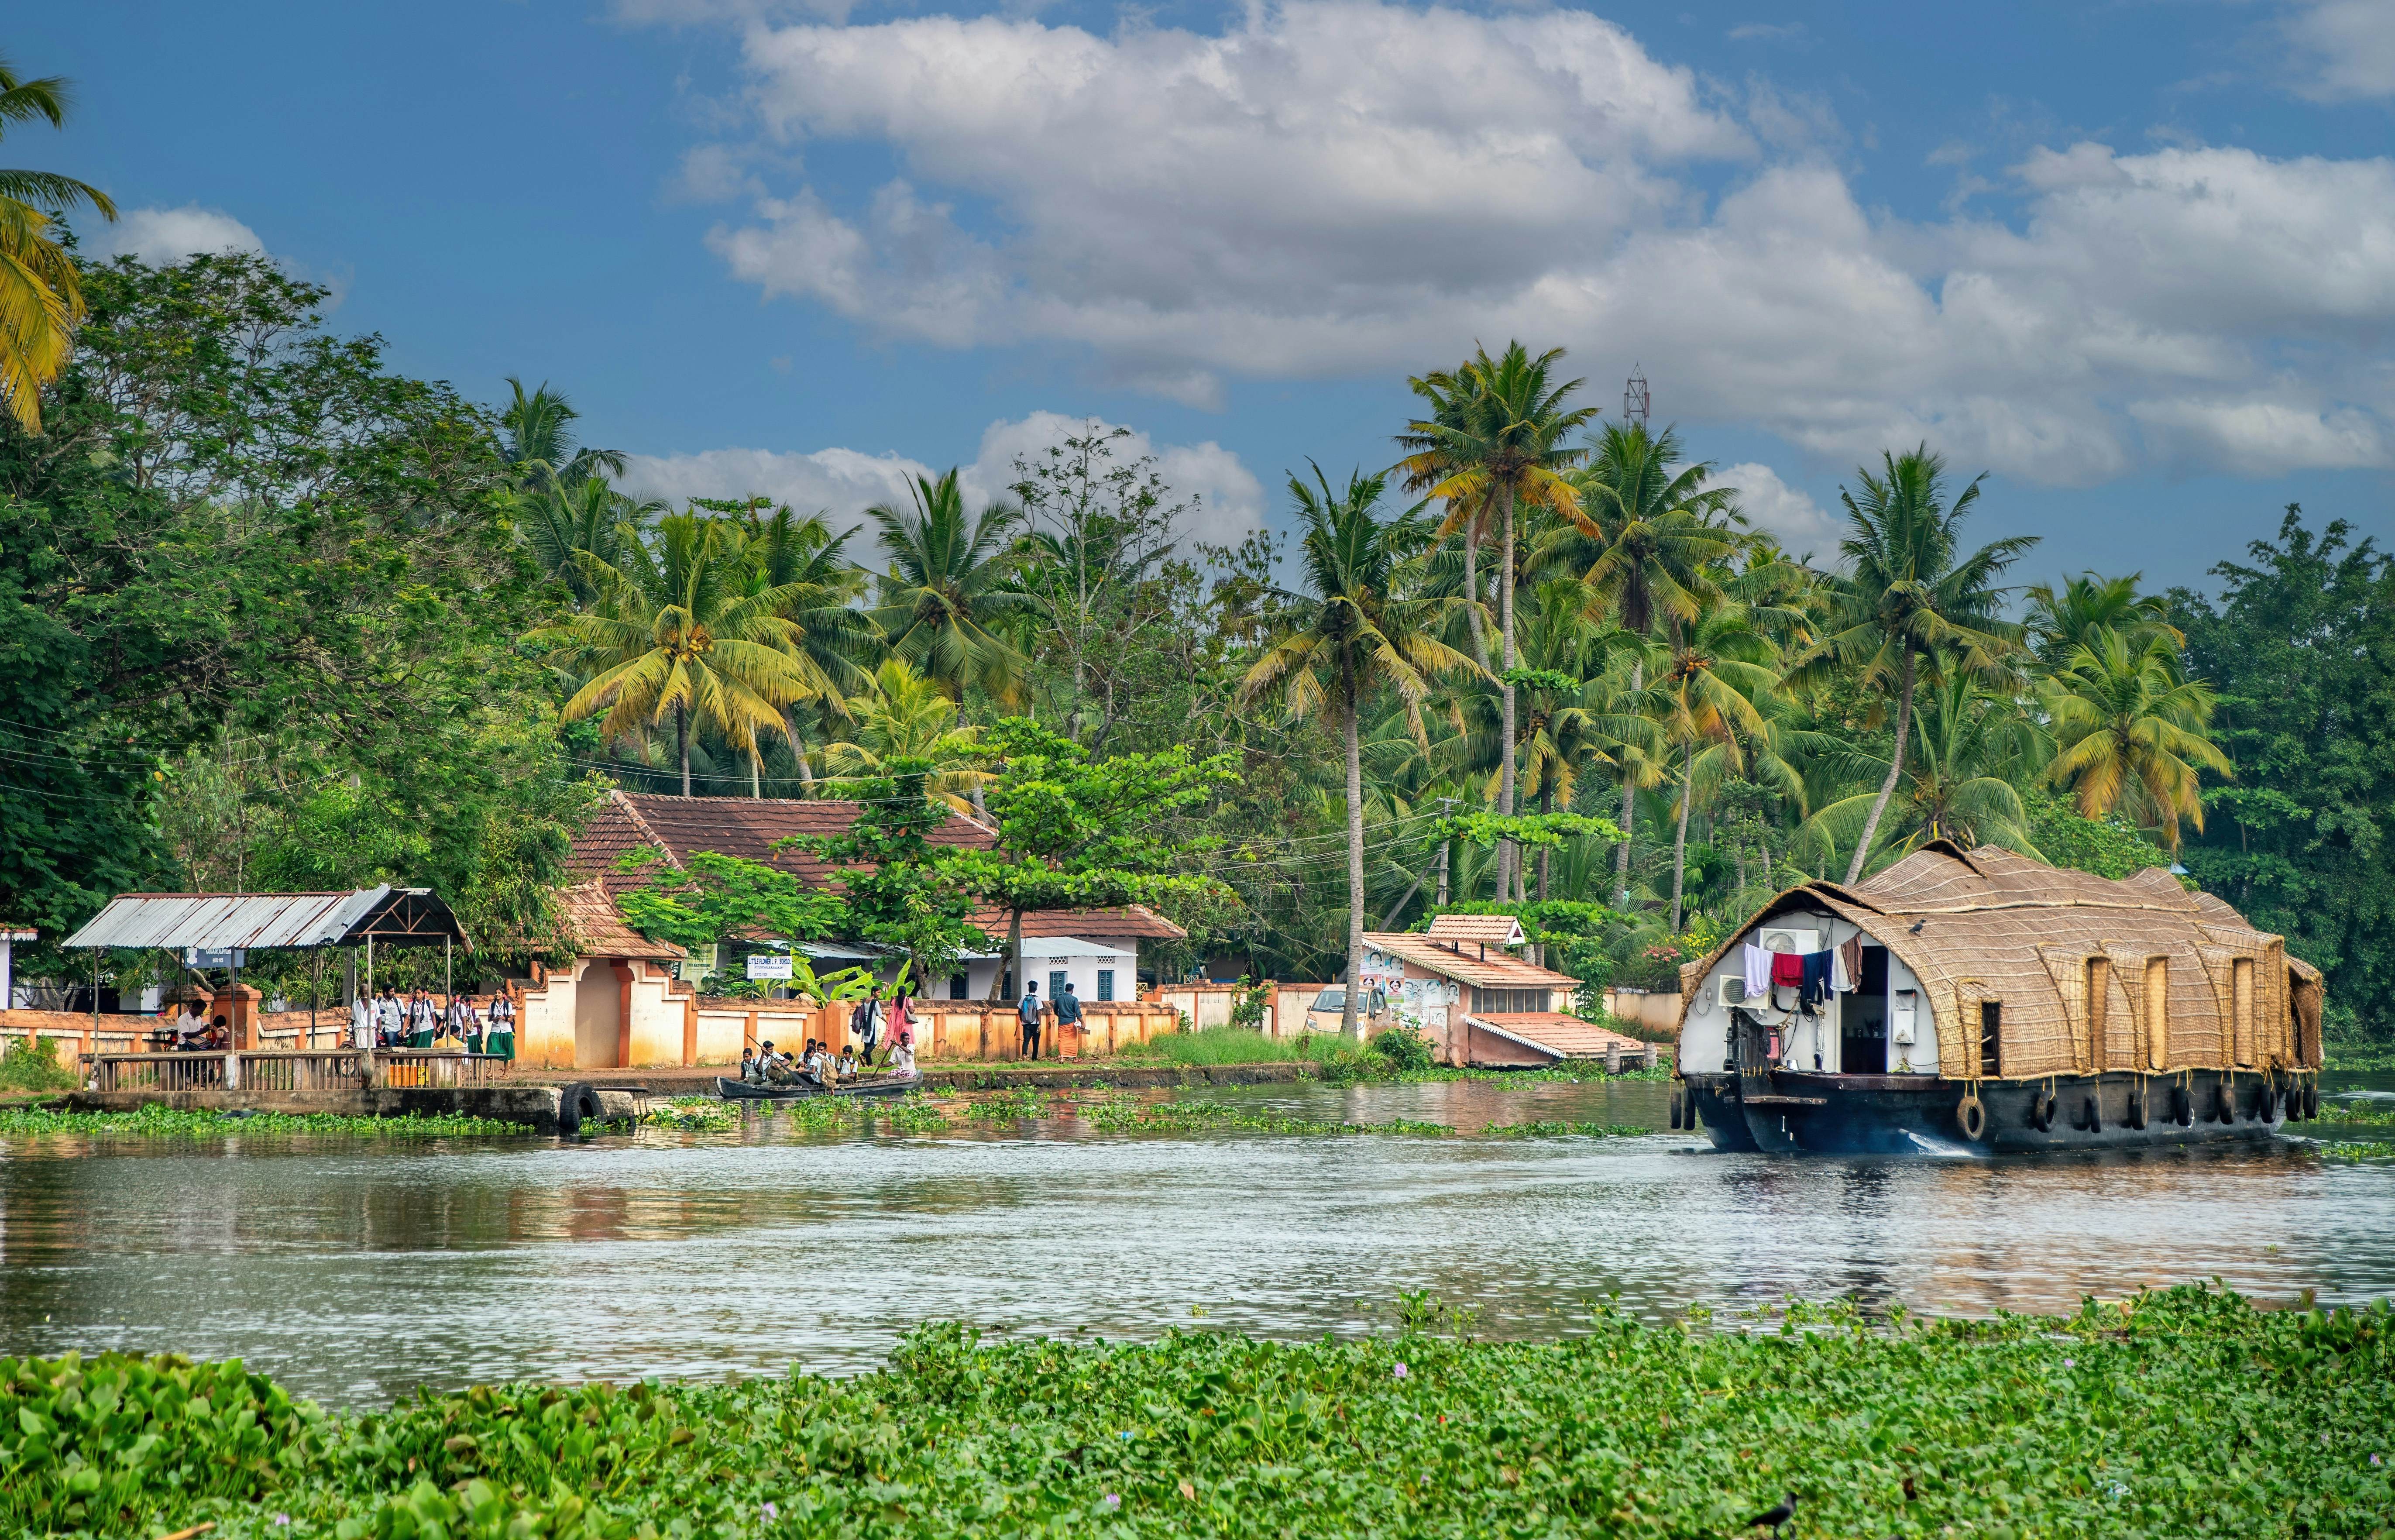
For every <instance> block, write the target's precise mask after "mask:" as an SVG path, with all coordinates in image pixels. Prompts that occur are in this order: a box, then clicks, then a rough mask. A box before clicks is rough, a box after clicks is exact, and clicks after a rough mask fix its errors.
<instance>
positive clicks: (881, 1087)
mask: <svg viewBox="0 0 2395 1540" xmlns="http://www.w3.org/2000/svg"><path fill="white" fill-rule="evenodd" d="M922 1084H923V1077H922V1076H920V1075H909V1076H907V1077H906V1078H905V1079H904V1080H893V1081H872V1082H867V1083H865V1084H863V1085H843V1086H841V1087H840V1088H839V1089H838V1090H835V1091H827V1090H825V1089H824V1088H823V1087H822V1086H819V1085H759V1084H758V1083H756V1082H754V1081H736V1080H731V1079H727V1078H724V1077H721V1076H719V1077H718V1078H717V1080H716V1082H715V1094H716V1095H717V1096H719V1097H721V1099H723V1100H724V1101H765V1102H786V1101H821V1100H823V1099H825V1098H826V1097H829V1098H831V1099H833V1100H835V1101H874V1100H878V1099H880V1098H884V1097H889V1096H903V1095H906V1093H907V1092H909V1091H915V1090H920V1089H921V1087H922Z"/></svg>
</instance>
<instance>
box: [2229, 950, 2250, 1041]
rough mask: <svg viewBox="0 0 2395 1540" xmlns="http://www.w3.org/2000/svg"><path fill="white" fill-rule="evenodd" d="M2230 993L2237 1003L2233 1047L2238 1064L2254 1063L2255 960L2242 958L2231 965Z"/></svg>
mask: <svg viewBox="0 0 2395 1540" xmlns="http://www.w3.org/2000/svg"><path fill="white" fill-rule="evenodd" d="M2229 978H2230V994H2231V996H2232V997H2233V998H2234V999H2235V1001H2236V1006H2237V1027H2236V1032H2237V1037H2236V1041H2235V1042H2234V1043H2233V1045H2232V1046H2233V1047H2234V1048H2235V1049H2236V1053H2237V1062H2238V1063H2240V1064H2251V1063H2253V1062H2254V960H2253V959H2252V958H2250V957H2241V958H2239V959H2238V960H2237V961H2236V962H2234V963H2230V964H2229Z"/></svg>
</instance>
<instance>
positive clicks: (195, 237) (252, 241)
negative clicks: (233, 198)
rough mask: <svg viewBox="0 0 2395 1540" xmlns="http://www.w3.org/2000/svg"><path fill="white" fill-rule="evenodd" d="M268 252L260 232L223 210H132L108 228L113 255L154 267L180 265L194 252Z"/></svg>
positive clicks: (188, 206) (186, 207)
mask: <svg viewBox="0 0 2395 1540" xmlns="http://www.w3.org/2000/svg"><path fill="white" fill-rule="evenodd" d="M265 250H266V243H265V242H263V241H261V240H259V239H258V232H256V231H254V230H252V229H250V228H249V226H247V225H245V224H244V223H242V222H241V221H240V220H239V219H234V218H233V217H232V215H230V214H227V213H226V212H224V211H223V210H222V209H218V208H202V207H201V206H199V205H197V204H185V205H184V206H182V207H180V208H128V209H126V211H125V212H124V213H123V215H121V216H120V217H119V218H118V219H117V221H116V223H115V224H113V225H112V226H109V227H108V245H107V253H108V255H109V256H111V257H137V258H139V259H141V260H142V261H144V262H147V263H149V264H150V265H151V266H152V267H165V266H167V265H169V264H171V263H175V262H179V261H181V260H182V259H184V258H186V257H189V256H191V255H192V254H193V253H194V252H218V251H253V252H257V253H259V254H260V255H263V254H264V253H265Z"/></svg>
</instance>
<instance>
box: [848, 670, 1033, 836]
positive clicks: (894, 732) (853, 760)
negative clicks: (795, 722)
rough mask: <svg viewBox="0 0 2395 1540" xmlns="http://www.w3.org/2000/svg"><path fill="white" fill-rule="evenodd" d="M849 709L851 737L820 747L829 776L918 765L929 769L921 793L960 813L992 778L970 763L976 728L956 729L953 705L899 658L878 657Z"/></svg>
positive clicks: (976, 740) (976, 742) (881, 772)
mask: <svg viewBox="0 0 2395 1540" xmlns="http://www.w3.org/2000/svg"><path fill="white" fill-rule="evenodd" d="M849 706H850V710H851V714H853V716H854V717H855V718H856V737H855V738H854V740H853V741H843V742H840V743H834V744H828V745H826V746H825V749H824V751H823V757H824V768H825V769H826V770H827V772H829V773H830V774H831V775H834V776H843V777H860V778H862V777H875V776H881V775H886V774H888V773H889V772H888V771H887V770H885V769H884V763H885V762H886V761H889V760H893V759H906V760H909V761H915V762H919V763H921V764H923V765H926V766H928V767H929V774H928V775H927V777H926V778H925V780H924V782H923V786H924V790H927V791H928V792H930V793H931V794H932V795H933V796H934V797H937V798H938V799H939V800H940V801H942V802H944V803H947V804H948V805H949V806H950V807H953V808H955V809H956V810H957V811H958V812H959V813H963V812H966V811H968V810H970V809H971V808H972V807H973V805H974V803H973V800H972V799H973V797H974V794H975V793H976V792H977V791H978V790H980V789H981V788H982V787H983V786H986V785H987V784H988V783H989V782H990V781H992V780H995V779H996V778H997V777H995V776H992V775H991V774H990V773H989V772H987V771H986V770H982V769H980V768H978V767H976V766H975V765H974V763H973V753H974V750H975V749H976V748H977V747H978V745H979V742H980V733H981V730H980V729H979V728H977V727H970V726H966V727H960V726H959V725H957V703H956V702H955V701H953V700H950V699H949V698H948V697H947V696H946V694H945V693H944V692H943V691H942V690H941V689H940V687H939V686H938V685H936V684H933V683H932V682H931V681H930V680H928V679H925V678H923V677H922V676H921V675H920V674H918V673H917V672H916V671H915V670H913V669H912V668H910V667H908V666H907V663H906V659H905V658H903V657H892V658H885V659H883V660H882V664H881V666H880V668H878V669H876V670H873V674H872V678H871V682H870V683H869V684H867V687H866V689H865V690H864V692H863V693H861V694H860V695H858V696H857V697H855V698H853V699H852V700H851V701H850V702H849Z"/></svg>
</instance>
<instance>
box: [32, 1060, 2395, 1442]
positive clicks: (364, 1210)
mask: <svg viewBox="0 0 2395 1540" xmlns="http://www.w3.org/2000/svg"><path fill="white" fill-rule="evenodd" d="M1667 1094H1668V1092H1667V1090H1666V1088H1665V1087H1662V1086H1661V1085H1653V1084H1636V1083H1632V1084H1620V1083H1608V1084H1602V1085H1588V1086H1574V1085H1568V1084H1556V1085H1539V1086H1532V1087H1525V1088H1519V1089H1515V1088H1506V1087H1499V1086H1490V1085H1483V1084H1463V1085H1433V1086H1361V1087H1351V1088H1336V1087H1318V1086H1308V1087H1288V1086H1275V1087H1257V1088H1250V1089H1248V1090H1245V1091H1241V1092H1237V1093H1231V1092H1222V1091H1216V1092H1210V1093H1209V1095H1214V1096H1218V1097H1224V1098H1229V1097H1232V1096H1237V1097H1241V1098H1246V1099H1251V1100H1253V1101H1256V1102H1258V1103H1262V1104H1265V1105H1272V1106H1277V1107H1281V1108H1285V1109H1289V1110H1292V1111H1299V1112H1303V1113H1306V1114H1308V1115H1312V1116H1336V1117H1343V1118H1347V1119H1352V1120H1356V1121H1366V1122H1378V1121H1383V1120H1387V1119H1392V1118H1418V1119H1422V1120H1424V1121H1430V1122H1447V1123H1451V1124H1456V1125H1459V1126H1463V1127H1475V1126H1477V1125H1478V1124H1480V1123H1484V1122H1528V1121H1531V1120H1534V1119H1559V1120H1579V1121H1591V1122H1646V1123H1648V1124H1650V1125H1651V1124H1656V1123H1660V1122H1661V1121H1662V1104H1663V1098H1664V1097H1665V1095H1667ZM239 1148H240V1147H239V1145H238V1144H237V1143H236V1142H233V1141H228V1142H227V1144H226V1145H225V1146H224V1147H221V1148H220V1147H215V1146H211V1147H207V1148H196V1149H195V1148H192V1147H190V1146H179V1147H160V1146H128V1147H124V1150H125V1152H119V1153H86V1152H84V1151H81V1150H79V1149H77V1148H73V1147H72V1146H60V1147H56V1148H25V1147H22V1146H20V1147H18V1148H13V1149H10V1150H7V1152H6V1153H0V1352H12V1353H13V1352H26V1351H36V1352H56V1351H60V1350H63V1349H65V1348H67V1347H82V1348H84V1349H86V1350H92V1349H98V1348H103V1347H118V1348H128V1349H139V1350H147V1351H154V1350H163V1349H168V1348H172V1349H176V1350H179V1351H185V1352H192V1353H199V1354H207V1355H211V1356H224V1355H237V1356H240V1357H242V1358H245V1359H246V1360H247V1361H249V1362H250V1363H251V1364H253V1365H254V1366H257V1367H259V1368H264V1369H267V1370H270V1371H271V1372H272V1373H274V1374H278V1375H280V1376H282V1377H284V1379H285V1380H286V1381H288V1382H289V1383H291V1384H293V1385H294V1386H295V1387H298V1388H300V1389H302V1390H304V1391H306V1392H307V1393H309V1394H312V1395H317V1396H320V1397H323V1398H324V1399H327V1400H330V1401H381V1400H385V1399H388V1398H390V1397H392V1396H395V1395H400V1394H404V1393H405V1392H406V1391H407V1390H408V1389H409V1388H411V1387H414V1386H416V1385H417V1384H421V1383H430V1384H434V1385H443V1386H454V1385H458V1384H462V1383H466V1382H469V1381H472V1380H477V1379H494V1378H503V1377H510V1376H538V1377H567V1378H572V1377H585V1376H600V1377H607V1378H614V1379H622V1378H627V1377H630V1376H634V1375H640V1374H674V1375H715V1374H730V1373H735V1372H737V1373H758V1372H765V1373H774V1372H778V1371H779V1370H780V1369H781V1368H782V1366H783V1365H785V1364H786V1363H787V1362H788V1361H791V1360H793V1359H796V1360H798V1361H801V1362H802V1363H804V1364H805V1365H807V1366H808V1367H810V1368H817V1369H825V1370H833V1371H843V1370H853V1369H859V1368H866V1367H870V1366H872V1365H874V1364H876V1363H879V1362H880V1361H881V1359H882V1357H883V1356H884V1354H885V1353H886V1352H887V1350H888V1347H889V1345H890V1343H891V1342H892V1341H893V1339H894V1337H895V1335H896V1334H898V1333H899V1332H901V1331H903V1330H904V1329H905V1328H906V1326H907V1325H908V1324H910V1323H912V1322H914V1321H920V1320H924V1319H927V1318H933V1317H961V1318H964V1319H968V1320H972V1321H977V1322H980V1323H982V1324H983V1325H984V1326H985V1327H986V1328H988V1329H991V1330H997V1331H1006V1332H1050V1333H1059V1334H1070V1333H1076V1332H1090V1333H1095V1334H1105V1335H1114V1336H1140V1335H1149V1334H1155V1333H1156V1332H1158V1331H1160V1330H1161V1329H1162V1328H1163V1327H1164V1326H1166V1325H1167V1324H1170V1323H1171V1322H1174V1321H1182V1322H1187V1321H1191V1320H1192V1315H1191V1312H1192V1309H1193V1308H1200V1309H1203V1310H1204V1312H1205V1319H1206V1320H1207V1321H1210V1322H1211V1323H1214V1324H1219V1325H1226V1326H1231V1327H1236V1328H1238V1329H1241V1330H1245V1331H1250V1332H1254V1333H1259V1334H1269V1335H1276V1336H1298V1335H1310V1334H1317V1333H1321V1332H1325V1331H1329V1332H1335V1333H1355V1332H1362V1331H1367V1330H1370V1329H1373V1328H1374V1327H1375V1326H1376V1325H1377V1324H1380V1323H1382V1322H1383V1321H1385V1320H1386V1319H1387V1315H1388V1311H1389V1308H1390V1307H1391V1306H1392V1304H1393V1302H1394V1301H1395V1299H1396V1295H1397V1294H1398V1293H1399V1292H1400V1291H1401V1290H1409V1289H1427V1290H1430V1291H1432V1292H1433V1293H1435V1294H1437V1295H1439V1296H1440V1297H1442V1298H1445V1299H1447V1300H1449V1301H1452V1302H1454V1303H1458V1304H1465V1305H1471V1306H1475V1307H1476V1308H1478V1310H1479V1312H1480V1316H1481V1321H1482V1324H1483V1327H1484V1329H1486V1330H1488V1331H1490V1332H1492V1333H1498V1334H1519V1335H1530V1336H1543V1335H1553V1334H1558V1333H1562V1332H1566V1331H1569V1330H1571V1329H1572V1328H1573V1323H1574V1321H1576V1320H1577V1319H1579V1318H1580V1316H1581V1314H1582V1312H1584V1310H1585V1302H1586V1301H1588V1300H1590V1299H1592V1298H1595V1297H1598V1296H1603V1295H1607V1294H1616V1295H1619V1296H1620V1297H1621V1300H1622V1301H1623V1302H1624V1303H1625V1304H1626V1305H1628V1306H1630V1307H1631V1308H1636V1309H1639V1310H1641V1311H1645V1312H1648V1313H1653V1314H1662V1313H1666V1312H1669V1311H1672V1310H1674V1309H1676V1308H1680V1307H1681V1306H1683V1305H1685V1304H1686V1303H1687V1302H1689V1301H1692V1300H1704V1301H1708V1302H1711V1303H1714V1304H1716V1305H1729V1306H1739V1305H1744V1304H1748V1303H1753V1302H1757V1301H1762V1300H1768V1299H1773V1298H1777V1297H1779V1296H1780V1295H1783V1294H1802V1295H1807V1296H1814V1297H1819V1296H1823V1295H1828V1294H1851V1295H1854V1296H1856V1297H1858V1298H1859V1299H1861V1300H1863V1301H1865V1302H1867V1303H1869V1304H1872V1305H1874V1306H1883V1307H1884V1306H1888V1305H1893V1304H1898V1303H1901V1304H1903V1305H1905V1306H1906V1307H1908V1308H1914V1309H1927V1310H1938V1311H1975V1312H1983V1311H1988V1310H1991V1309H1996V1308H2009V1309H2021V1310H2031V1309H2035V1310H2052V1309H2067V1308H2070V1307H2071V1305H2072V1304H2074V1303H2075V1302H2076V1301H2077V1300H2078V1299H2079V1298H2080V1297H2081V1296H2082V1295H2084V1294H2099V1295H2104V1296H2108V1297H2109V1296H2112V1295H2117V1294H2122V1293H2125V1292H2127V1291H2129V1290H2131V1289H2134V1288H2137V1287H2138V1286H2140V1285H2143V1284H2148V1283H2166V1282H2174V1281H2186V1280H2190V1279H2203V1278H2209V1277H2213V1276H2219V1277H2221V1278H2223V1279H2226V1280H2227V1281H2230V1283H2232V1284H2234V1285H2235V1286H2237V1287H2239V1288H2241V1289H2243V1290H2246V1291H2248V1292H2250V1293H2253V1294H2259V1295H2264V1296H2269V1297H2275V1298H2285V1297H2290V1296H2293V1295H2294V1294H2296V1293H2297V1292H2298V1291H2300V1290H2304V1289H2312V1290H2316V1291H2317V1292H2318V1293H2319V1294H2320V1295H2321V1297H2322V1298H2323V1299H2326V1300H2337V1301H2361V1300H2365V1299H2369V1298H2375V1297H2377V1296H2379V1295H2381V1294H2388V1293H2389V1292H2390V1291H2395V1171H2390V1170H2389V1169H2388V1168H2387V1167H2385V1166H2377V1165H2369V1164H2364V1165H2359V1166H2355V1165H2339V1164H2331V1163H2324V1162H2322V1161H2320V1160H2319V1159H2318V1158H2316V1157H2315V1156H2313V1155H2311V1154H2309V1153H2308V1152H2306V1151H2304V1150H2302V1149H2300V1148H2263V1149H2199V1150H2167V1151H2150V1152H2141V1153H2137V1154H2118V1155H2109V1156H2087V1157H2079V1158H2066V1159H2061V1160H2034V1161H2018V1162H2016V1161H1951V1162H1940V1161H1889V1160H1872V1159H1856V1160H1825V1159H1815V1160H1804V1161H1775V1160H1769V1159H1766V1158H1763V1157H1758V1156H1721V1155H1715V1154H1713V1153H1711V1152H1710V1151H1706V1152H1701V1153H1700V1152H1698V1151H1697V1150H1696V1149H1695V1148H1694V1147H1693V1144H1692V1141H1691V1140H1690V1139H1689V1138H1688V1137H1687V1136H1685V1135H1668V1134H1658V1135H1650V1136H1647V1137H1645V1138H1636V1139H1620V1140H1585V1139H1564V1140H1535V1141H1514V1140H1471V1139H1454V1140H1444V1141H1442V1140H1426V1139H1405V1138H1394V1139H1381V1138H1327V1137H1315V1136H1295V1137H1281V1136H1264V1135H1217V1136H1208V1137H1178V1136H1174V1137H1106V1136H1092V1135H1088V1134H1087V1132H1086V1131H1085V1130H1081V1129H1079V1128H1078V1126H1077V1125H1073V1124H1069V1123H1048V1124H1039V1125H1022V1126H1020V1127H1010V1128H1008V1129H1005V1130H978V1131H959V1133H956V1134H953V1135H941V1136H919V1137H909V1138H894V1139H860V1138H846V1137H835V1136H825V1135H793V1134H791V1133H790V1132H789V1131H788V1130H787V1125H783V1126H780V1127H778V1128H764V1127H760V1128H753V1129H749V1130H746V1131H744V1132H743V1133H741V1134H739V1135H655V1134H644V1135H640V1136H638V1137H636V1138H629V1139H615V1140H600V1141H596V1142H594V1143H592V1144H590V1145H588V1146H581V1147H567V1146H561V1145H557V1144H554V1143H547V1142H543V1143H538V1144H526V1143H509V1142H489V1143H477V1142H472V1141H459V1142H456V1143H452V1144H446V1145H434V1146H428V1147H418V1148H404V1149H388V1148H374V1149H367V1148H359V1147H355V1146H350V1145H320V1146H314V1147H300V1146H294V1145H291V1144H287V1143H286V1144H279V1145H268V1146H262V1147H261V1146H258V1145H255V1144H254V1145H253V1146H252V1147H251V1148H249V1149H248V1150H247V1151H246V1152H245V1155H244V1158H239V1159H234V1158H229V1157H230V1156H231V1155H232V1153H233V1152H234V1151H235V1150H237V1149H239Z"/></svg>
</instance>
